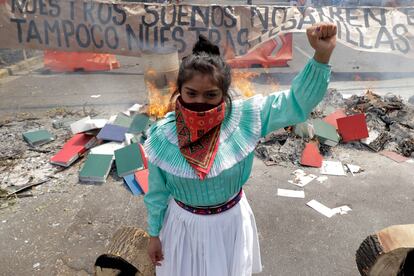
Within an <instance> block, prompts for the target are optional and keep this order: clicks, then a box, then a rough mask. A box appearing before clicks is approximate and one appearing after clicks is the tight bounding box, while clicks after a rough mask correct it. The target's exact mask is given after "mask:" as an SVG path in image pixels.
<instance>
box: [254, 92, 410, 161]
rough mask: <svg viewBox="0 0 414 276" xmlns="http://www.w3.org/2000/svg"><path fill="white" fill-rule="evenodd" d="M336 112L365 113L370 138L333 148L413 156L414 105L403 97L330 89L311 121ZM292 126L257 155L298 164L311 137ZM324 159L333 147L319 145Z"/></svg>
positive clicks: (267, 141)
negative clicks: (347, 92)
mask: <svg viewBox="0 0 414 276" xmlns="http://www.w3.org/2000/svg"><path fill="white" fill-rule="evenodd" d="M337 109H344V110H345V113H346V114H347V115H352V114H356V113H365V115H366V122H367V126H368V130H369V135H370V137H369V138H367V139H365V140H364V141H353V142H349V143H346V144H345V143H340V144H338V145H337V146H335V147H334V148H340V149H341V148H342V149H344V150H345V149H356V150H372V151H374V152H379V151H382V150H390V151H394V152H396V153H398V154H401V155H404V156H406V157H414V153H413V152H414V105H412V104H410V103H407V102H404V101H403V99H401V98H400V97H398V96H396V95H393V94H387V95H385V96H384V97H381V96H379V95H377V94H375V93H374V92H372V91H371V90H367V91H366V93H365V94H364V95H362V96H358V95H352V96H350V97H348V98H346V99H345V98H344V97H343V96H342V94H341V93H339V92H338V91H337V90H336V89H329V90H328V92H327V94H326V96H325V98H324V99H323V101H322V102H321V103H320V104H319V105H318V106H317V107H316V108H315V110H314V111H313V112H312V113H311V116H310V118H311V119H317V118H320V119H322V118H324V117H325V116H327V115H329V114H330V113H332V112H334V111H335V110H337ZM292 129H293V128H292V127H288V128H285V129H284V130H278V131H275V132H273V133H271V134H269V135H268V136H267V137H265V138H263V139H261V141H260V142H259V144H258V146H257V147H256V150H255V154H256V156H257V157H258V158H260V159H261V160H263V161H264V162H265V164H267V165H275V164H278V165H285V166H286V165H289V164H290V165H291V164H292V163H293V164H297V163H298V162H299V159H300V156H301V154H302V151H303V148H304V145H305V143H306V142H308V141H309V138H302V137H299V136H297V135H296V134H295V132H294V131H292ZM319 149H320V152H321V154H322V155H323V156H325V157H327V156H331V155H332V149H333V148H332V147H330V146H327V145H324V144H320V145H319Z"/></svg>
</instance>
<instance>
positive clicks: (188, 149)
mask: <svg viewBox="0 0 414 276" xmlns="http://www.w3.org/2000/svg"><path fill="white" fill-rule="evenodd" d="M184 105H185V106H187V107H190V106H191V105H189V104H185V103H183V102H182V100H181V98H178V99H177V102H176V108H175V117H176V124H177V135H178V145H179V147H180V151H181V153H182V155H183V156H184V157H185V159H187V161H188V162H189V163H190V165H191V167H193V169H194V170H195V172H196V174H197V175H198V177H199V178H200V179H201V180H204V178H205V177H206V175H207V174H208V172H209V171H210V169H211V166H212V165H213V161H214V157H215V156H216V153H217V150H218V145H219V143H218V142H219V137H220V127H221V123H222V122H223V120H224V115H225V103H224V102H222V103H221V104H219V105H218V106H216V107H213V108H211V109H209V110H206V111H193V110H190V109H188V108H186V107H185V106H184Z"/></svg>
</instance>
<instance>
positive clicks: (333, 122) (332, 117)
mask: <svg viewBox="0 0 414 276" xmlns="http://www.w3.org/2000/svg"><path fill="white" fill-rule="evenodd" d="M344 117H346V114H345V111H344V110H343V109H338V110H336V111H335V112H333V113H331V114H329V115H328V116H326V117H325V118H323V119H322V120H323V121H324V122H325V123H328V124H330V125H332V126H333V127H335V128H336V129H338V123H337V121H336V120H337V119H339V118H344Z"/></svg>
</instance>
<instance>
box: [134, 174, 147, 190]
mask: <svg viewBox="0 0 414 276" xmlns="http://www.w3.org/2000/svg"><path fill="white" fill-rule="evenodd" d="M135 180H136V181H137V182H138V185H139V186H140V187H141V190H142V191H143V192H144V193H145V194H146V193H147V192H148V169H145V170H139V171H136V172H135Z"/></svg>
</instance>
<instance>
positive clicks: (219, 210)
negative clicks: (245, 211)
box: [174, 189, 243, 215]
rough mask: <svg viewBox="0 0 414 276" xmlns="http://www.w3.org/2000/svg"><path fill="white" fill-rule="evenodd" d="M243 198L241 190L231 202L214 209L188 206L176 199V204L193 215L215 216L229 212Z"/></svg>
mask: <svg viewBox="0 0 414 276" xmlns="http://www.w3.org/2000/svg"><path fill="white" fill-rule="evenodd" d="M242 196H243V190H242V189H240V191H239V193H238V194H237V195H236V196H235V197H233V198H232V199H230V200H229V201H227V202H226V203H223V204H221V205H218V206H214V207H193V206H190V205H187V204H185V203H183V202H181V201H179V200H177V199H174V200H175V202H176V203H177V204H178V206H180V207H181V208H183V209H184V210H186V211H188V212H191V213H193V214H197V215H214V214H219V213H222V212H224V211H227V210H229V209H231V208H232V207H233V206H235V205H236V204H237V203H238V202H239V201H240V199H241V198H242Z"/></svg>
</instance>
